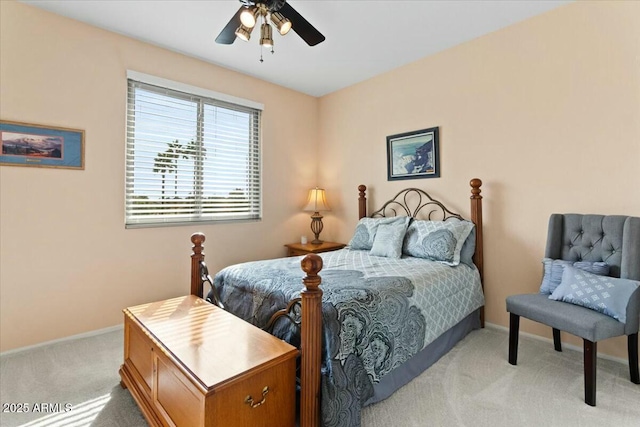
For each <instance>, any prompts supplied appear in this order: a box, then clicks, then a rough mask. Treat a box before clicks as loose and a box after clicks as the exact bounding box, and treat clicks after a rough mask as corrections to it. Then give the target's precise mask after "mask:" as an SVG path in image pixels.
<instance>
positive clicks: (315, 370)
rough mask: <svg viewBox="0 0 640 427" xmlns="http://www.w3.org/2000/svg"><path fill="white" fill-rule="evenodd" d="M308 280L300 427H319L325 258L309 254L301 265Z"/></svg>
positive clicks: (304, 296)
mask: <svg viewBox="0 0 640 427" xmlns="http://www.w3.org/2000/svg"><path fill="white" fill-rule="evenodd" d="M300 264H301V266H302V270H304V272H305V273H307V276H306V277H305V278H304V279H302V282H303V283H304V289H303V290H302V292H301V293H300V296H301V298H302V309H301V311H302V319H301V323H300V325H301V342H300V350H301V352H302V360H301V367H300V384H301V390H300V427H317V426H318V425H319V423H320V363H321V353H322V290H321V289H320V288H319V286H320V282H321V280H322V279H321V278H320V276H318V272H319V271H320V270H321V269H322V258H320V257H319V256H318V255H316V254H309V255H307V256H305V257H304V258H303V259H302V261H301V263H300Z"/></svg>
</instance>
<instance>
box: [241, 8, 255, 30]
mask: <svg viewBox="0 0 640 427" xmlns="http://www.w3.org/2000/svg"><path fill="white" fill-rule="evenodd" d="M240 22H242V25H244V26H245V27H247V28H253V27H255V26H256V8H255V7H247V8H245V9H244V10H243V11H242V13H241V14H240Z"/></svg>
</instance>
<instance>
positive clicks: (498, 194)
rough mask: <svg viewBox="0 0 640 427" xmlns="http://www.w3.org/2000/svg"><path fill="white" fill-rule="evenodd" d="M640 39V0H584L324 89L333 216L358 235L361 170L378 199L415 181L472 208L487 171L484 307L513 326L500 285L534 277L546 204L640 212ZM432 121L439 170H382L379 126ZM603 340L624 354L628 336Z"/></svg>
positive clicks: (389, 129)
mask: <svg viewBox="0 0 640 427" xmlns="http://www.w3.org/2000/svg"><path fill="white" fill-rule="evenodd" d="M639 53H640V2H630V1H629V2H593V1H589V2H578V3H573V4H569V5H567V6H564V7H561V8H559V9H556V10H553V11H551V12H549V13H546V14H544V15H541V16H539V17H536V18H533V19H530V20H527V21H525V22H523V23H520V24H518V25H515V26H512V27H510V28H506V29H504V30H501V31H498V32H495V33H492V34H490V35H487V36H485V37H481V38H479V39H476V40H473V41H471V42H468V43H465V44H463V45H460V46H458V47H455V48H453V49H449V50H447V51H445V52H442V53H440V54H437V55H434V56H431V57H427V58H424V59H422V60H420V61H417V62H415V63H413V64H410V65H408V66H405V67H402V68H400V69H397V70H395V71H393V72H390V73H387V74H384V75H382V76H379V77H376V78H373V79H371V80H369V81H366V82H364V83H361V84H358V85H355V86H352V87H349V88H347V89H344V90H341V91H339V92H337V93H334V94H331V95H329V96H325V97H323V98H322V99H321V100H320V146H321V147H322V150H321V152H320V165H319V172H318V173H319V181H320V182H321V183H322V184H323V185H324V186H325V187H326V188H327V191H329V192H330V193H331V194H332V200H333V207H334V208H336V209H335V211H334V212H333V213H334V214H335V215H334V216H333V217H332V218H330V219H328V220H327V221H326V228H329V229H334V230H336V231H337V232H338V238H339V239H342V240H343V241H345V240H347V239H349V238H350V236H351V233H352V232H353V229H354V227H355V223H356V221H357V210H356V204H355V203H354V200H355V198H356V197H357V191H356V187H357V185H358V184H366V185H367V186H369V188H370V190H371V191H370V194H371V199H372V203H370V206H378V205H379V204H380V202H383V201H384V200H383V199H384V198H385V197H387V196H388V197H390V196H392V195H393V194H395V192H396V191H398V190H400V189H402V188H404V187H405V186H420V187H421V188H426V189H428V190H429V191H430V192H432V193H433V194H434V195H437V196H439V197H441V198H442V199H444V200H447V201H449V202H450V203H452V205H453V208H455V209H457V210H458V211H460V212H462V213H463V214H468V212H469V206H468V197H469V187H468V182H469V180H470V179H471V178H473V177H479V178H481V179H482V180H483V182H484V185H483V195H484V196H485V199H484V220H485V230H484V231H485V239H486V243H485V279H486V280H485V289H486V300H487V302H486V309H487V320H488V321H489V322H492V323H495V324H499V325H503V326H507V325H508V315H507V313H506V311H505V302H504V300H505V297H507V296H508V295H510V294H515V293H520V292H535V291H537V289H538V286H539V283H540V278H541V269H542V267H541V264H540V260H541V258H542V256H543V254H544V243H545V239H546V227H547V220H548V217H549V214H551V213H552V212H582V213H600V214H626V215H636V216H640V191H639V190H638V188H640V173H639V170H640V169H639V167H640V55H639ZM432 126H439V127H440V149H441V157H440V162H441V170H442V175H441V178H439V179H425V180H415V181H404V182H403V181H396V182H387V175H386V174H387V170H386V163H385V162H386V152H385V150H386V145H385V144H386V141H385V137H386V136H387V135H392V134H396V133H401V132H406V131H411V130H418V129H424V128H428V127H432ZM363 165H366V166H363ZM385 200H386V199H385ZM337 218H340V220H338V219H337ZM521 328H522V330H523V331H526V332H531V333H536V334H539V335H543V336H546V337H550V336H551V334H550V329H549V328H545V327H540V326H538V325H536V324H534V323H532V322H529V321H524V320H523V322H522V326H521ZM563 337H564V335H563ZM571 342H572V343H574V344H577V345H581V342H580V341H578V340H575V339H572V340H571ZM599 350H600V351H601V352H603V353H608V354H610V355H613V356H616V357H622V358H626V340H624V339H622V338H620V339H613V340H608V341H604V342H602V343H601V345H600V346H599ZM505 351H506V348H505Z"/></svg>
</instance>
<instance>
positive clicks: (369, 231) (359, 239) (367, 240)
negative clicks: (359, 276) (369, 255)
mask: <svg viewBox="0 0 640 427" xmlns="http://www.w3.org/2000/svg"><path fill="white" fill-rule="evenodd" d="M409 219H410V218H409V217H408V216H396V217H391V218H362V219H361V220H360V221H358V225H356V231H355V232H354V234H353V237H352V238H351V241H350V242H349V247H350V248H351V249H362V250H367V251H368V250H371V248H372V247H373V240H374V239H375V237H376V231H377V230H378V226H379V225H380V224H402V225H404V227H405V229H406V227H407V224H408V223H409Z"/></svg>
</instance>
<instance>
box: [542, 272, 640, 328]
mask: <svg viewBox="0 0 640 427" xmlns="http://www.w3.org/2000/svg"><path fill="white" fill-rule="evenodd" d="M638 286H640V282H639V281H637V280H629V279H617V278H615V277H608V276H598V275H597V274H592V273H588V272H586V271H583V270H580V269H578V268H574V267H571V266H566V267H565V268H564V272H563V273H562V282H560V285H559V286H558V287H557V288H556V290H555V291H553V293H552V294H551V295H549V299H553V300H556V301H564V302H568V303H571V304H576V305H580V306H583V307H586V308H590V309H592V310H596V311H599V312H600V313H603V314H606V315H607V316H611V317H613V318H614V319H616V320H618V321H620V322H622V323H626V322H627V304H628V303H629V298H630V297H631V295H632V294H633V292H634V291H635V290H636V289H637V288H638Z"/></svg>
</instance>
